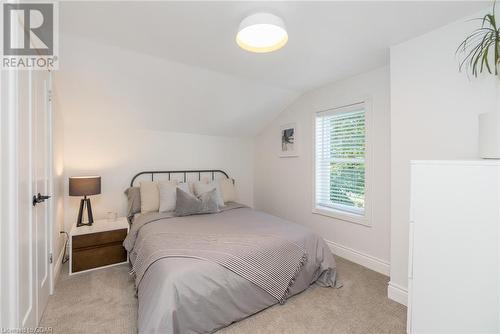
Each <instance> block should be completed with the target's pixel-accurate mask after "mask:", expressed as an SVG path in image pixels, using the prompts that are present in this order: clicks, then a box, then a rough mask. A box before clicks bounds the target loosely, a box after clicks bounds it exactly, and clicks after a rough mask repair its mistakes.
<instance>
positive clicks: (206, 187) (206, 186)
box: [194, 181, 224, 207]
mask: <svg viewBox="0 0 500 334" xmlns="http://www.w3.org/2000/svg"><path fill="white" fill-rule="evenodd" d="M214 189H215V194H216V197H217V204H218V205H219V207H223V206H224V199H223V198H222V195H221V192H220V188H219V183H218V182H217V181H213V182H211V183H203V182H195V183H194V194H195V195H196V196H200V195H201V194H204V193H207V192H209V191H212V190H214Z"/></svg>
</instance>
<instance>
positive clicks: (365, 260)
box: [326, 240, 391, 276]
mask: <svg viewBox="0 0 500 334" xmlns="http://www.w3.org/2000/svg"><path fill="white" fill-rule="evenodd" d="M326 243H327V244H328V246H329V247H330V249H331V250H332V252H333V254H335V255H338V256H340V257H343V258H344V259H347V260H349V261H351V262H354V263H357V264H359V265H361V266H363V267H366V268H368V269H371V270H373V271H376V272H378V273H381V274H383V275H386V276H389V274H390V269H391V266H390V264H389V262H387V261H384V260H381V259H378V258H376V257H374V256H371V255H368V254H365V253H363V252H360V251H357V250H355V249H352V248H349V247H346V246H343V245H341V244H338V243H336V242H333V241H329V240H326Z"/></svg>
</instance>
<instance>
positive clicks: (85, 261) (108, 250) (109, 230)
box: [69, 217, 129, 275]
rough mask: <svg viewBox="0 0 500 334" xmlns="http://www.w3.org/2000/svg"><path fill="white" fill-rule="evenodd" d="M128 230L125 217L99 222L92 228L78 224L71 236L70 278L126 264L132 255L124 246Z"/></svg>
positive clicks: (72, 230)
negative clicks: (86, 272) (78, 274)
mask: <svg viewBox="0 0 500 334" xmlns="http://www.w3.org/2000/svg"><path fill="white" fill-rule="evenodd" d="M128 230H129V223H128V221H127V218H125V217H120V218H118V219H117V220H116V221H112V222H110V221H108V220H106V219H103V220H96V221H94V224H93V225H92V226H80V227H76V224H75V225H74V226H73V228H72V229H71V232H70V235H69V274H70V275H72V274H76V273H80V272H84V271H89V270H94V269H99V268H105V267H110V266H114V265H117V264H122V263H126V262H127V261H128V254H127V251H126V250H125V248H124V247H123V246H122V243H123V240H124V239H125V237H126V236H127V233H128Z"/></svg>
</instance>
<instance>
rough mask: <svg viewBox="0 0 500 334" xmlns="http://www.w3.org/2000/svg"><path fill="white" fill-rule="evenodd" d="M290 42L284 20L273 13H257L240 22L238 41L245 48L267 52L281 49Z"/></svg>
mask: <svg viewBox="0 0 500 334" xmlns="http://www.w3.org/2000/svg"><path fill="white" fill-rule="evenodd" d="M287 42H288V33H287V32H286V29H285V23H284V22H283V20H282V19H281V18H280V17H278V16H276V15H273V14H269V13H256V14H253V15H250V16H248V17H246V18H245V19H244V20H243V21H241V23H240V28H239V29H238V34H237V35H236V43H237V44H238V45H239V47H240V48H242V49H243V50H247V51H250V52H256V53H267V52H273V51H276V50H278V49H281V48H282V47H283V46H285V44H286V43H287Z"/></svg>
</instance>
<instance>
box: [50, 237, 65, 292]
mask: <svg viewBox="0 0 500 334" xmlns="http://www.w3.org/2000/svg"><path fill="white" fill-rule="evenodd" d="M64 249H65V247H64V244H63V245H62V247H61V251H60V252H59V255H58V256H57V260H56V263H55V264H54V275H52V277H54V285H53V286H54V287H55V286H56V282H57V278H58V277H59V274H60V273H61V270H62V260H63V257H64Z"/></svg>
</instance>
